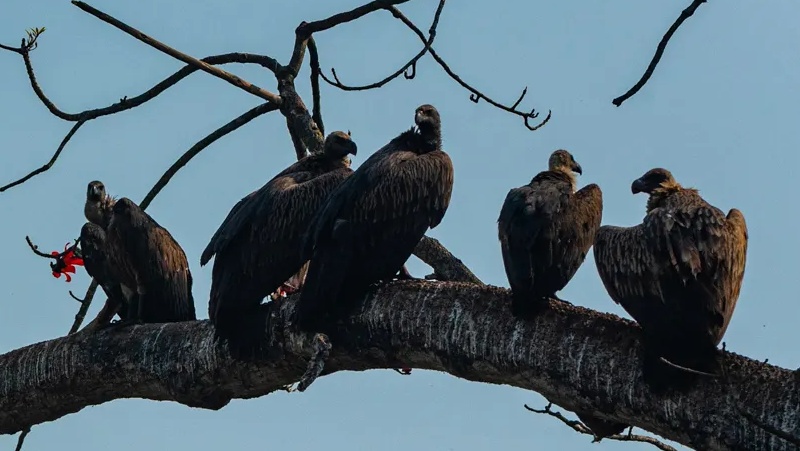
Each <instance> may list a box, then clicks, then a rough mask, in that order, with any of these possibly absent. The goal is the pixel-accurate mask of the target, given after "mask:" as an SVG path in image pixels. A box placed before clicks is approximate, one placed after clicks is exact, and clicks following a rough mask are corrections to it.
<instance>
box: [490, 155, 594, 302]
mask: <svg viewBox="0 0 800 451" xmlns="http://www.w3.org/2000/svg"><path fill="white" fill-rule="evenodd" d="M574 173H578V174H582V173H583V170H582V168H581V166H580V165H579V164H578V163H577V162H576V161H575V158H574V157H573V156H572V154H570V153H569V152H568V151H566V150H563V149H559V150H556V151H555V152H553V153H552V154H551V155H550V159H549V161H548V170H546V171H542V172H540V173H538V174H537V175H536V176H535V177H534V178H533V179H532V180H531V182H530V183H528V184H527V185H524V186H521V187H519V188H514V189H512V190H511V191H509V192H508V195H507V196H506V200H505V202H504V203H503V208H502V209H501V210H500V217H499V218H498V220H497V228H498V237H499V239H500V248H501V251H502V253H503V264H504V266H505V269H506V275H507V276H508V281H509V284H510V285H511V292H512V298H511V299H512V301H511V308H512V312H513V314H514V315H515V316H517V317H523V318H525V317H531V316H532V315H534V314H536V313H537V312H539V311H541V309H542V308H543V307H545V306H546V305H547V303H548V298H555V299H558V298H557V297H556V295H555V294H556V292H557V291H560V290H562V289H563V288H564V287H565V286H566V285H567V283H569V281H570V279H572V276H574V275H575V272H577V271H578V268H579V267H580V266H581V264H582V263H583V261H584V259H585V258H586V253H587V252H588V251H589V248H590V247H592V243H593V242H594V235H595V233H596V232H597V229H598V228H599V227H600V221H601V218H602V216H603V193H602V192H601V191H600V187H599V186H597V185H596V184H590V185H586V186H584V187H583V188H582V189H580V190H578V191H575V185H576V180H575V175H574Z"/></svg>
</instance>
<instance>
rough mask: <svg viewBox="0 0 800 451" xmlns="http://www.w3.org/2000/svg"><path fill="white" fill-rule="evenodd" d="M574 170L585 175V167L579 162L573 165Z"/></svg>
mask: <svg viewBox="0 0 800 451" xmlns="http://www.w3.org/2000/svg"><path fill="white" fill-rule="evenodd" d="M572 171H573V172H577V173H578V174H580V175H583V168H582V167H581V165H579V164H578V163H574V164H573V165H572Z"/></svg>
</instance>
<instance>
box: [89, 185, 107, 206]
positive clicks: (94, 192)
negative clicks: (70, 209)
mask: <svg viewBox="0 0 800 451" xmlns="http://www.w3.org/2000/svg"><path fill="white" fill-rule="evenodd" d="M105 198H106V186H105V185H103V182H101V181H99V180H94V181H91V182H89V186H88V187H87V188H86V201H87V202H100V201H101V200H103V199H105Z"/></svg>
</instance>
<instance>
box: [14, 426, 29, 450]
mask: <svg viewBox="0 0 800 451" xmlns="http://www.w3.org/2000/svg"><path fill="white" fill-rule="evenodd" d="M30 432H31V428H29V427H27V428H25V429H23V430H22V432H20V433H19V438H18V439H17V447H16V448H14V449H15V451H21V450H22V445H23V443H25V437H27V436H28V434H30Z"/></svg>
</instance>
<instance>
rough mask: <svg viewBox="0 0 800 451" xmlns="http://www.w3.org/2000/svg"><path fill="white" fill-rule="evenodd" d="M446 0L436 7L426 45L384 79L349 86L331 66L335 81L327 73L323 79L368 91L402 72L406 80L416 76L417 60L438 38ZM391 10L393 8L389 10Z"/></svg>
mask: <svg viewBox="0 0 800 451" xmlns="http://www.w3.org/2000/svg"><path fill="white" fill-rule="evenodd" d="M445 1H446V0H439V7H438V8H437V9H436V14H435V15H434V16H433V24H431V28H430V31H429V32H428V38H427V39H425V46H424V47H423V48H422V50H420V51H419V53H417V54H416V56H414V57H413V58H411V59H410V60H409V61H408V62H407V63H406V64H404V65H403V66H402V67H401V68H400V69H398V70H396V71H395V72H394V73H393V74H391V75H389V76H388V77H385V78H384V79H382V80H380V81H377V82H375V83H371V84H368V85H363V86H347V85H345V84H344V83H342V82H341V80H339V77H338V76H337V75H336V69H334V68H331V74H332V75H333V78H334V81H331V80H330V79H328V78H327V77H326V76H325V74H322V79H323V80H325V81H326V82H327V83H328V84H330V85H332V86H335V87H337V88H339V89H341V90H343V91H367V90H369V89H376V88H380V87H381V86H383V85H385V84H386V83H389V82H390V81H392V80H394V79H396V78H397V77H399V76H400V75H401V74H404V75H405V78H406V80H411V79H413V78H414V77H415V76H416V72H417V71H416V68H417V61H419V60H420V58H422V57H423V56H425V54H426V53H428V51H429V50H430V48H431V45H433V41H434V39H436V27H438V26H439V17H440V16H441V14H442V10H443V9H444V3H445ZM389 11H390V12H391V10H389ZM409 69H411V72H406V71H407V70H409Z"/></svg>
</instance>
